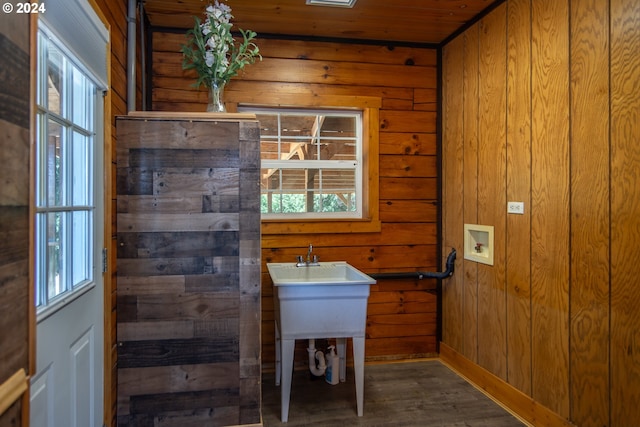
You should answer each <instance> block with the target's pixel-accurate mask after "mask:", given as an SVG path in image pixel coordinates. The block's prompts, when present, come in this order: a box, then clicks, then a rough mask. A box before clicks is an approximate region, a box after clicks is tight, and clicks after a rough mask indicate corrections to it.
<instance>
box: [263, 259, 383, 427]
mask: <svg viewBox="0 0 640 427" xmlns="http://www.w3.org/2000/svg"><path fill="white" fill-rule="evenodd" d="M267 269H268V270H269V274H270V275H271V279H272V280H273V285H274V294H275V298H274V305H275V317H276V319H275V320H276V384H277V385H278V384H280V377H281V376H282V390H281V404H282V414H281V418H282V422H286V421H287V420H288V416H289V397H290V393H291V374H292V371H293V353H294V348H295V340H296V339H316V338H336V347H337V350H338V356H339V358H340V380H341V381H345V373H346V367H345V349H346V339H347V338H352V339H353V357H354V371H355V382H356V404H357V412H358V416H362V414H363V389H364V337H365V328H366V323H367V300H368V298H369V285H372V284H374V283H376V281H375V280H374V279H372V278H371V277H369V276H367V275H366V274H364V273H362V272H361V271H359V270H358V269H356V268H354V267H353V266H351V265H349V264H347V263H346V262H320V263H317V265H309V266H306V265H305V266H300V267H298V266H296V264H295V263H268V264H267Z"/></svg>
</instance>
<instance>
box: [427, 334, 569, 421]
mask: <svg viewBox="0 0 640 427" xmlns="http://www.w3.org/2000/svg"><path fill="white" fill-rule="evenodd" d="M440 361H441V362H442V363H444V364H445V365H447V366H448V367H449V368H451V369H452V370H454V371H456V372H457V373H458V374H459V375H460V376H462V377H464V378H465V379H466V380H467V381H469V382H470V383H471V384H473V385H474V386H475V387H476V388H478V389H479V390H480V391H482V392H484V393H485V394H487V395H488V396H489V397H491V398H492V399H493V400H495V401H496V402H497V403H499V404H500V405H501V406H503V407H504V408H505V409H507V410H508V411H510V412H511V413H513V414H514V415H515V416H516V417H518V418H520V419H522V420H523V421H524V422H526V423H528V424H530V425H533V426H536V427H538V426H545V427H575V425H574V424H572V423H571V422H570V421H568V420H566V419H564V418H562V417H561V416H560V415H558V414H556V413H555V412H553V411H552V410H550V409H549V408H547V407H545V406H543V405H541V404H540V403H538V402H536V401H535V400H533V399H532V398H531V397H530V396H528V395H526V394H525V393H523V392H521V391H520V390H518V389H517V388H515V387H513V386H512V385H510V384H509V383H507V382H505V381H504V380H502V379H501V378H499V377H497V376H495V375H493V374H492V373H491V372H489V371H487V370H486V369H484V368H482V367H480V366H478V365H477V364H475V363H474V362H472V361H471V360H469V359H467V358H466V357H464V356H462V355H461V354H460V353H458V352H457V351H455V350H454V349H453V348H451V347H449V346H448V345H447V344H445V343H440Z"/></svg>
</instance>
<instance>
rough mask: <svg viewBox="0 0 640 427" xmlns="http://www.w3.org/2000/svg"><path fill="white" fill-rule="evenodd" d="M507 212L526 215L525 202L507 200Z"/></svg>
mask: <svg viewBox="0 0 640 427" xmlns="http://www.w3.org/2000/svg"><path fill="white" fill-rule="evenodd" d="M507 213H512V214H520V215H524V202H507Z"/></svg>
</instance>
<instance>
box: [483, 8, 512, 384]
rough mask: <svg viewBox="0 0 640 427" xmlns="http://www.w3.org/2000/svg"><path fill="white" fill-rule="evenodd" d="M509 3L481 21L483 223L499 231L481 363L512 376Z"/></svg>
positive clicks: (487, 271) (486, 288)
mask: <svg viewBox="0 0 640 427" xmlns="http://www.w3.org/2000/svg"><path fill="white" fill-rule="evenodd" d="M506 12H507V6H506V4H502V5H501V6H499V7H498V8H496V10H495V11H494V12H493V13H491V14H490V15H489V16H486V17H485V18H483V19H482V20H481V21H480V22H479V28H478V31H479V42H478V44H479V51H480V52H481V53H482V54H481V55H480V61H479V70H478V71H479V72H478V79H479V84H480V87H479V89H478V96H479V107H478V108H479V111H478V113H479V123H478V134H479V139H478V165H479V166H478V169H477V176H478V182H477V191H478V223H479V224H486V225H491V226H493V230H494V234H493V239H494V240H493V265H492V266H490V265H486V264H479V265H478V323H479V324H482V327H480V328H479V329H478V363H479V364H480V366H482V367H484V368H486V369H488V370H489V371H491V372H493V373H494V374H495V375H497V376H498V377H500V378H502V379H506V377H507V341H506V332H507V329H506V328H507V322H506V306H505V259H506V248H505V240H506V238H505V236H506V233H505V228H506V213H505V212H506V210H505V206H506V204H507V203H506V188H505V184H506V155H507V153H506V151H507V150H506V69H507V67H506V55H505V52H506Z"/></svg>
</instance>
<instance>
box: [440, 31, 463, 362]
mask: <svg viewBox="0 0 640 427" xmlns="http://www.w3.org/2000/svg"><path fill="white" fill-rule="evenodd" d="M463 46H464V45H463V40H462V39H461V38H459V39H456V40H454V41H452V42H451V43H450V44H449V45H447V47H446V49H444V50H443V53H442V69H443V76H444V82H443V85H444V86H443V88H442V99H443V105H442V116H443V117H442V129H443V135H442V144H443V148H442V190H441V191H442V204H443V206H446V213H447V214H446V215H444V216H443V217H442V240H443V241H442V244H443V254H442V256H443V257H444V256H446V251H448V250H449V248H462V247H463V233H462V230H463V223H464V216H463V215H464V206H463V200H464V194H463V191H464V185H463V182H464V169H463V166H464V139H463V137H464V135H463V128H462V126H463V123H464V116H463V110H462V105H461V103H462V99H463V96H462V94H461V92H462V91H463V89H464V87H463V82H462V79H463V70H464V67H463V64H464V56H463V52H464V47H463ZM445 248H446V249H445ZM462 258H463V257H458V258H457V259H456V266H457V267H459V266H460V265H462V261H461V260H462ZM463 284H464V281H463V278H462V277H461V276H460V275H459V274H454V275H453V276H452V277H451V278H450V279H449V280H447V282H446V283H445V284H444V286H443V291H442V300H443V318H442V340H443V341H444V342H446V343H448V344H449V345H450V346H452V347H453V348H455V349H457V350H459V351H462V349H463V338H464V329H463V327H464V325H463Z"/></svg>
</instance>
